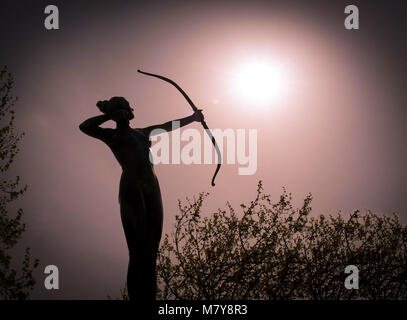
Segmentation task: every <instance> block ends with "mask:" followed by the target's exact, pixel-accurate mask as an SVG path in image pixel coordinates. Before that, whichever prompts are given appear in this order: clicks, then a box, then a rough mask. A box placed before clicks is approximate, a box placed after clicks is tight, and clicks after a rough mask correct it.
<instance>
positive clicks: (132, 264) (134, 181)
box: [79, 97, 203, 301]
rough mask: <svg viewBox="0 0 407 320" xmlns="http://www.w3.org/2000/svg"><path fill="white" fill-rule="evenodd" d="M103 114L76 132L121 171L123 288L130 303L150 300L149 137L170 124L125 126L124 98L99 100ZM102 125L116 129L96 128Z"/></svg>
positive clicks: (156, 221) (153, 194) (155, 235)
mask: <svg viewBox="0 0 407 320" xmlns="http://www.w3.org/2000/svg"><path fill="white" fill-rule="evenodd" d="M96 105H97V106H98V108H99V109H100V111H101V112H103V113H104V114H103V115H99V116H96V117H93V118H90V119H88V120H86V121H84V122H83V123H82V124H81V125H80V126H79V128H80V129H81V131H82V132H84V133H86V134H87V135H89V136H91V137H94V138H97V139H99V140H102V141H103V142H104V143H106V144H107V145H108V146H109V148H110V149H111V150H112V152H113V154H114V156H115V157H116V159H117V161H118V162H119V164H120V166H121V167H122V169H123V172H122V176H121V179H120V188H119V203H120V215H121V220H122V224H123V228H124V233H125V236H126V241H127V246H128V249H129V255H130V261H129V267H128V272H127V288H128V293H129V298H130V299H131V300H139V301H140V300H151V299H153V300H155V296H156V289H157V284H156V260H157V251H158V247H159V243H160V239H161V233H162V225H163V206H162V200H161V191H160V186H159V184H158V180H157V177H156V175H155V172H154V168H153V164H152V163H151V162H150V158H149V153H150V150H149V148H150V146H151V144H150V139H149V136H150V133H151V132H152V130H154V129H163V130H165V131H171V130H172V129H173V126H172V121H169V122H166V123H163V124H161V125H155V126H151V127H147V128H138V129H133V128H131V127H130V126H129V123H130V120H131V119H133V118H134V115H133V109H132V108H131V107H130V105H129V103H128V102H127V100H126V99H124V98H122V97H113V98H111V99H110V100H109V101H106V100H105V101H99V102H98V103H97V104H96ZM108 120H113V121H115V122H116V129H110V128H101V127H100V125H101V124H102V123H104V122H106V121H108ZM202 120H203V115H202V113H201V111H200V110H199V111H198V112H195V113H194V114H193V115H192V116H189V117H185V118H182V119H178V120H175V121H179V122H180V127H182V126H185V125H187V124H189V123H191V122H193V121H202Z"/></svg>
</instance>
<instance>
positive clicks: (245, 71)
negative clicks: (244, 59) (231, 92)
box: [233, 61, 287, 106]
mask: <svg viewBox="0 0 407 320" xmlns="http://www.w3.org/2000/svg"><path fill="white" fill-rule="evenodd" d="M234 79H235V82H234V84H233V85H234V89H235V90H236V93H237V94H238V95H239V97H240V98H241V99H243V100H244V102H246V103H251V104H257V105H258V106H264V105H270V104H272V103H273V102H276V100H277V99H279V98H280V97H281V96H282V94H283V93H284V92H285V91H286V89H287V81H286V75H285V74H284V72H283V69H282V67H281V66H280V65H277V64H272V63H270V62H267V61H253V62H249V63H246V64H244V65H243V66H241V67H240V68H239V70H238V72H237V73H236V76H235V77H234Z"/></svg>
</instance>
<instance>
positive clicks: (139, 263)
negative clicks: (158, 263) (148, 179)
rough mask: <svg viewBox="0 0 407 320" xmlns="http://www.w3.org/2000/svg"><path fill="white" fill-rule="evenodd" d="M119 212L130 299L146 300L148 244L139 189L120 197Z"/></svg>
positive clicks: (143, 203)
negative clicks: (126, 259)
mask: <svg viewBox="0 0 407 320" xmlns="http://www.w3.org/2000/svg"><path fill="white" fill-rule="evenodd" d="M120 214H121V219H122V224H123V229H124V234H125V236H126V241H127V247H128V249H129V267H128V271H127V290H128V294H129V299H130V300H139V301H140V300H146V299H148V298H147V297H146V293H147V292H148V291H149V290H150V289H149V288H148V287H147V286H146V277H149V273H148V265H149V262H148V259H147V257H148V255H147V252H148V249H147V248H146V247H147V246H149V241H146V240H147V239H148V232H147V222H146V206H145V202H144V197H143V195H142V192H141V190H137V191H136V190H134V191H133V192H132V197H129V198H125V199H123V198H122V199H121V201H120Z"/></svg>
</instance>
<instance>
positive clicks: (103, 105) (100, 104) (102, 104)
mask: <svg viewBox="0 0 407 320" xmlns="http://www.w3.org/2000/svg"><path fill="white" fill-rule="evenodd" d="M108 102H109V101H107V100H104V101H98V102H97V103H96V106H97V107H98V108H99V110H100V111H101V112H103V113H107V104H108Z"/></svg>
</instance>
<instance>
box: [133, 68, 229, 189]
mask: <svg viewBox="0 0 407 320" xmlns="http://www.w3.org/2000/svg"><path fill="white" fill-rule="evenodd" d="M137 72H139V73H142V74H145V75H148V76H151V77H155V78H158V79H161V80H164V81H166V82H168V83H171V84H172V85H173V86H174V87H175V88H177V89H178V91H179V92H180V93H181V94H182V95H183V96H184V98H185V99H186V100H187V101H188V103H189V105H190V106H191V107H192V110H194V112H197V111H198V108H197V107H196V106H195V104H194V103H193V102H192V100H191V98H190V97H189V96H188V95H187V94H186V92H185V91H184V90H183V89H182V88H181V87H180V86H179V85H178V84H176V83H175V82H174V81H173V80H171V79H168V78H166V77H163V76H160V75H158V74H154V73H148V72H144V71H141V70H137ZM201 124H202V126H203V127H204V129H205V131H206V133H207V134H208V136H209V138H210V139H211V141H212V144H213V146H214V147H215V150H216V154H217V158H218V164H217V166H216V170H215V173H214V174H213V177H212V182H211V184H212V186H215V178H216V175H217V174H218V172H219V169H220V166H221V164H222V155H221V152H220V149H219V147H218V144H217V143H216V140H215V137H214V136H213V135H212V132H211V130H210V129H209V128H208V125H207V124H206V122H205V120H202V121H201Z"/></svg>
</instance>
